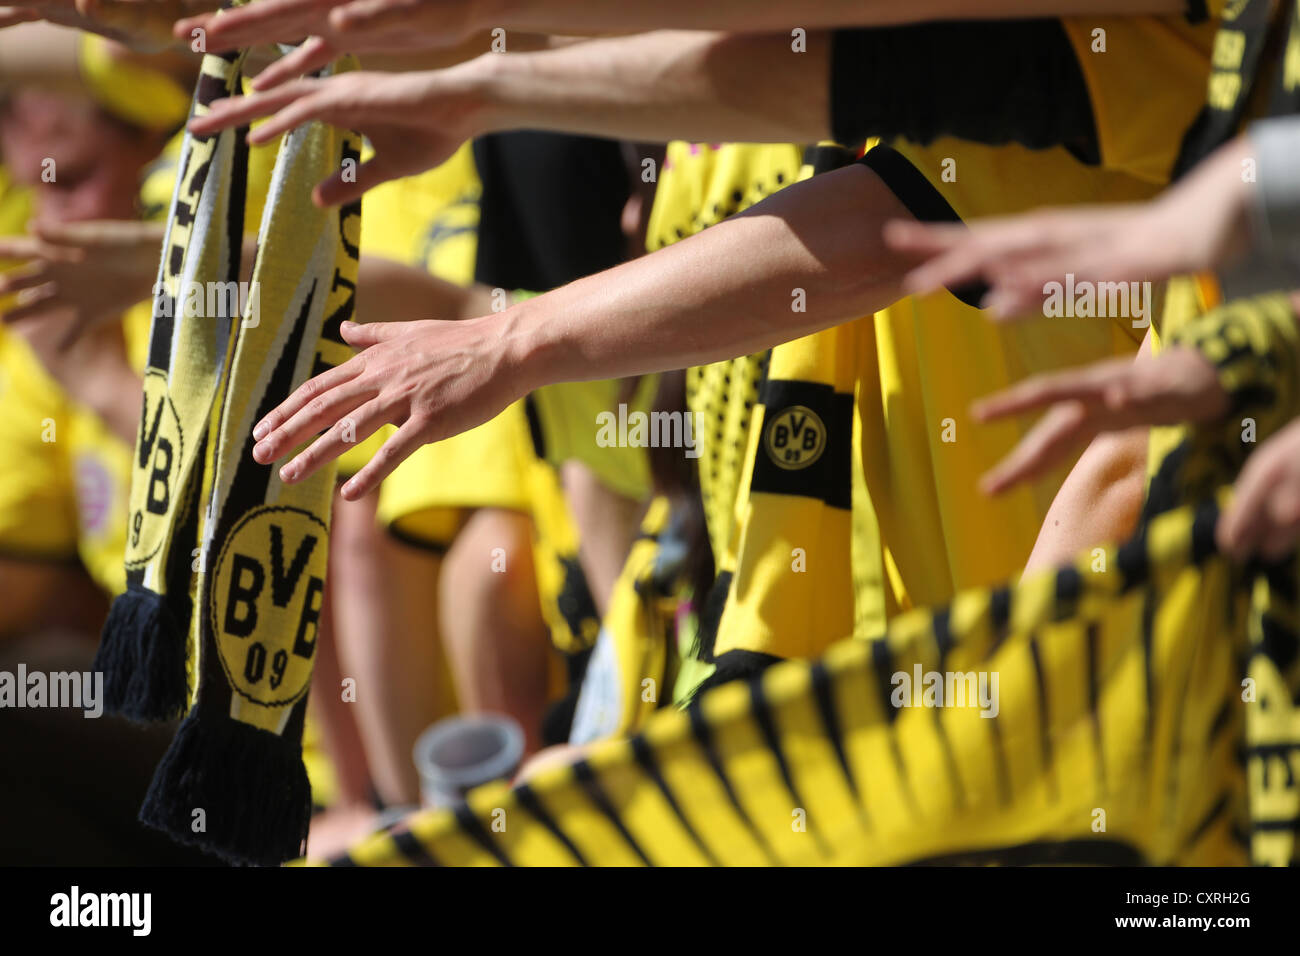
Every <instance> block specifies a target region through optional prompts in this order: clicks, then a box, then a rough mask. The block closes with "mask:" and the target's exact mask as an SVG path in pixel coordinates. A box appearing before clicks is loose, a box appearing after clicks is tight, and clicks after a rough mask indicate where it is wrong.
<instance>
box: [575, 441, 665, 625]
mask: <svg viewBox="0 0 1300 956" xmlns="http://www.w3.org/2000/svg"><path fill="white" fill-rule="evenodd" d="M560 476H561V480H562V481H563V483H564V497H565V500H566V501H567V502H568V505H569V510H570V511H572V512H573V520H574V521H575V523H576V524H577V525H578V558H579V560H581V562H582V570H583V573H585V574H586V576H587V584H588V585H590V587H591V596H592V597H593V598H595V601H596V610H598V611H599V612H600V613H601V615H602V616H604V614H605V611H606V610H607V609H608V607H609V595H610V592H612V591H613V590H614V582H615V581H616V580H618V576H619V574H620V573H622V571H623V562H624V561H626V560H627V554H628V552H629V551H630V550H631V549H632V542H633V541H635V540H636V534H637V528H638V525H639V524H640V521H641V515H642V513H643V512H644V511H645V506H644V504H643V503H642V502H640V501H633V500H632V499H631V498H624V497H623V496H622V495H620V494H618V493H617V492H614V491H611V490H610V489H609V488H608V487H606V486H605V485H603V484H602V483H601V482H600V479H598V478H597V477H596V475H595V474H594V473H593V472H592V470H591V469H590V468H588V467H587V466H586V465H584V464H582V463H581V462H578V461H567V462H565V463H564V466H563V467H562V468H561V469H560Z"/></svg>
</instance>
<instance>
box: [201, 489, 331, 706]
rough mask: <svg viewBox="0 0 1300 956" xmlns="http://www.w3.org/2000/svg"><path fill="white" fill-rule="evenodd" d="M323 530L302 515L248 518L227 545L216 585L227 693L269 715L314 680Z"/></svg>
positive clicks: (276, 510) (279, 509) (265, 512)
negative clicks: (231, 691)
mask: <svg viewBox="0 0 1300 956" xmlns="http://www.w3.org/2000/svg"><path fill="white" fill-rule="evenodd" d="M327 534H328V528H327V527H326V525H325V523H324V522H323V521H321V520H320V519H319V518H317V517H316V516H315V515H313V514H311V513H310V512H307V511H303V510H302V509H301V508H289V507H284V506H268V507H261V508H257V509H256V510H254V511H251V512H249V513H248V514H246V515H245V516H244V517H243V518H242V519H241V520H240V522H239V523H238V524H237V525H235V527H234V530H232V531H231V532H230V534H229V535H228V536H227V537H226V540H225V543H224V544H223V545H222V546H221V554H220V556H219V557H218V558H217V567H216V573H215V577H214V579H213V585H212V599H211V616H212V631H213V633H214V634H215V635H216V644H217V650H218V652H219V654H220V657H221V666H222V667H223V668H225V671H226V677H227V678H228V679H229V680H230V686H231V687H233V688H235V690H236V691H237V692H238V693H239V694H240V695H242V696H244V697H246V698H248V699H249V700H251V701H253V702H255V703H258V704H262V705H263V706H266V707H281V706H285V705H287V704H291V703H293V702H294V701H295V700H297V699H298V698H299V697H300V696H302V694H303V692H304V691H306V689H307V684H308V681H309V680H310V679H311V665H312V655H313V653H314V652H315V650H316V636H317V632H318V631H319V628H320V614H321V600H322V598H323V597H324V594H325V559H326V555H327V553H328V550H329V549H328V546H327V544H326V542H327V540H328V539H327Z"/></svg>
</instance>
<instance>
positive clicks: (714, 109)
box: [465, 31, 830, 143]
mask: <svg viewBox="0 0 1300 956" xmlns="http://www.w3.org/2000/svg"><path fill="white" fill-rule="evenodd" d="M829 62H830V35H829V34H828V33H825V32H814V33H811V34H809V35H808V37H807V44H806V49H803V50H800V51H798V52H796V50H795V49H793V48H792V45H791V40H790V37H789V36H788V35H787V34H781V33H777V34H766V35H763V34H744V35H729V34H720V33H704V32H693V31H658V32H654V33H647V34H641V35H637V36H630V37H613V38H607V39H601V40H592V41H590V42H587V43H581V44H575V45H571V46H567V47H565V48H563V49H554V50H546V51H542V52H538V53H523V54H517V55H513V56H499V55H493V54H487V55H485V56H483V57H480V58H479V59H478V60H476V61H474V62H473V63H471V64H467V65H466V67H465V69H466V72H467V73H470V74H471V75H472V77H473V80H474V82H475V83H476V84H477V85H478V87H479V88H480V90H481V98H482V101H483V103H484V112H483V117H482V118H483V122H484V124H485V126H486V127H487V128H488V129H491V130H505V129H518V128H532V129H551V130H560V131H567V132H581V133H587V134H590V135H600V136H609V137H611V138H619V139H630V140H639V141H643V142H653V141H658V142H666V141H668V140H671V139H685V140H701V141H705V140H707V141H741V142H778V143H780V142H810V141H816V140H818V139H824V138H826V137H827V136H829V134H830V122H829V114H828V106H827V102H828V92H827V88H828V77H829V69H830V67H829Z"/></svg>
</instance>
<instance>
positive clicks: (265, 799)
mask: <svg viewBox="0 0 1300 956" xmlns="http://www.w3.org/2000/svg"><path fill="white" fill-rule="evenodd" d="M198 810H203V811H204V812H203V814H202V815H201V816H196V811H198ZM200 821H201V823H202V828H201V829H198V830H196V826H198V824H199V823H200ZM310 821H311V785H310V783H309V782H308V780H307V771H306V769H305V768H304V767H303V763H302V748H301V747H300V746H299V745H298V744H297V743H296V742H292V741H289V740H287V739H285V738H284V737H281V736H279V735H277V734H273V733H270V732H268V731H265V730H261V729H259V728H257V727H253V726H251V725H249V724H245V723H241V722H239V721H237V720H209V721H201V720H199V718H198V709H197V708H196V709H195V710H194V711H193V712H191V713H190V714H189V716H187V717H186V718H185V720H184V721H183V722H182V723H181V725H180V728H179V729H178V730H177V732H176V738H175V739H174V740H173V741H172V744H171V747H170V748H168V750H167V753H166V754H164V755H163V759H162V761H161V762H160V763H159V764H158V769H157V770H156V771H155V772H154V778H153V782H152V783H151V784H150V785H149V792H148V793H147V794H145V798H144V804H143V805H142V806H141V807H140V822H141V823H144V824H145V825H146V826H150V827H153V828H154V829H156V830H161V831H162V832H163V833H166V834H167V835H168V836H170V837H171V838H172V839H173V840H176V841H177V842H179V843H184V844H187V845H190V846H197V847H199V848H200V849H203V850H206V851H208V852H210V853H214V854H216V855H217V856H219V857H221V859H223V860H225V861H227V862H229V863H234V864H239V865H245V866H278V865H280V864H281V863H283V862H285V861H286V860H292V859H295V858H297V857H300V856H302V855H303V853H304V852H305V851H306V846H307V829H308V825H309V824H310Z"/></svg>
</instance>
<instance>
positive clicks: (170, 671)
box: [91, 584, 189, 722]
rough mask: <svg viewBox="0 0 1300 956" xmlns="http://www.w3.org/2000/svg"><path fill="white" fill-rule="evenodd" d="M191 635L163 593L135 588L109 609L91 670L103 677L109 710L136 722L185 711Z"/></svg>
mask: <svg viewBox="0 0 1300 956" xmlns="http://www.w3.org/2000/svg"><path fill="white" fill-rule="evenodd" d="M188 640H189V635H188V634H187V633H186V631H185V630H184V629H182V628H181V626H180V623H179V622H178V621H177V620H176V616H175V614H174V613H173V612H172V609H171V607H170V606H169V605H168V603H167V600H166V598H164V597H163V596H162V595H161V594H157V593H155V592H153V591H150V590H149V589H148V588H143V587H140V586H139V585H136V584H132V585H129V586H128V587H127V590H126V592H125V593H124V594H120V595H118V597H117V599H116V600H115V601H114V602H113V606H112V607H111V608H109V611H108V619H107V620H105V621H104V628H103V630H102V631H101V633H100V637H99V650H98V651H96V652H95V661H94V664H92V665H91V666H92V667H93V668H94V669H95V670H96V671H99V672H102V673H103V675H104V709H105V711H107V712H108V713H110V714H120V715H121V716H123V717H126V718H127V719H129V720H135V721H141V722H144V721H162V720H171V719H173V718H175V717H177V716H179V715H180V714H183V713H184V712H185V707H186V704H187V703H188V695H189V689H188V686H187V684H186V680H185V649H186V644H187V643H188Z"/></svg>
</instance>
